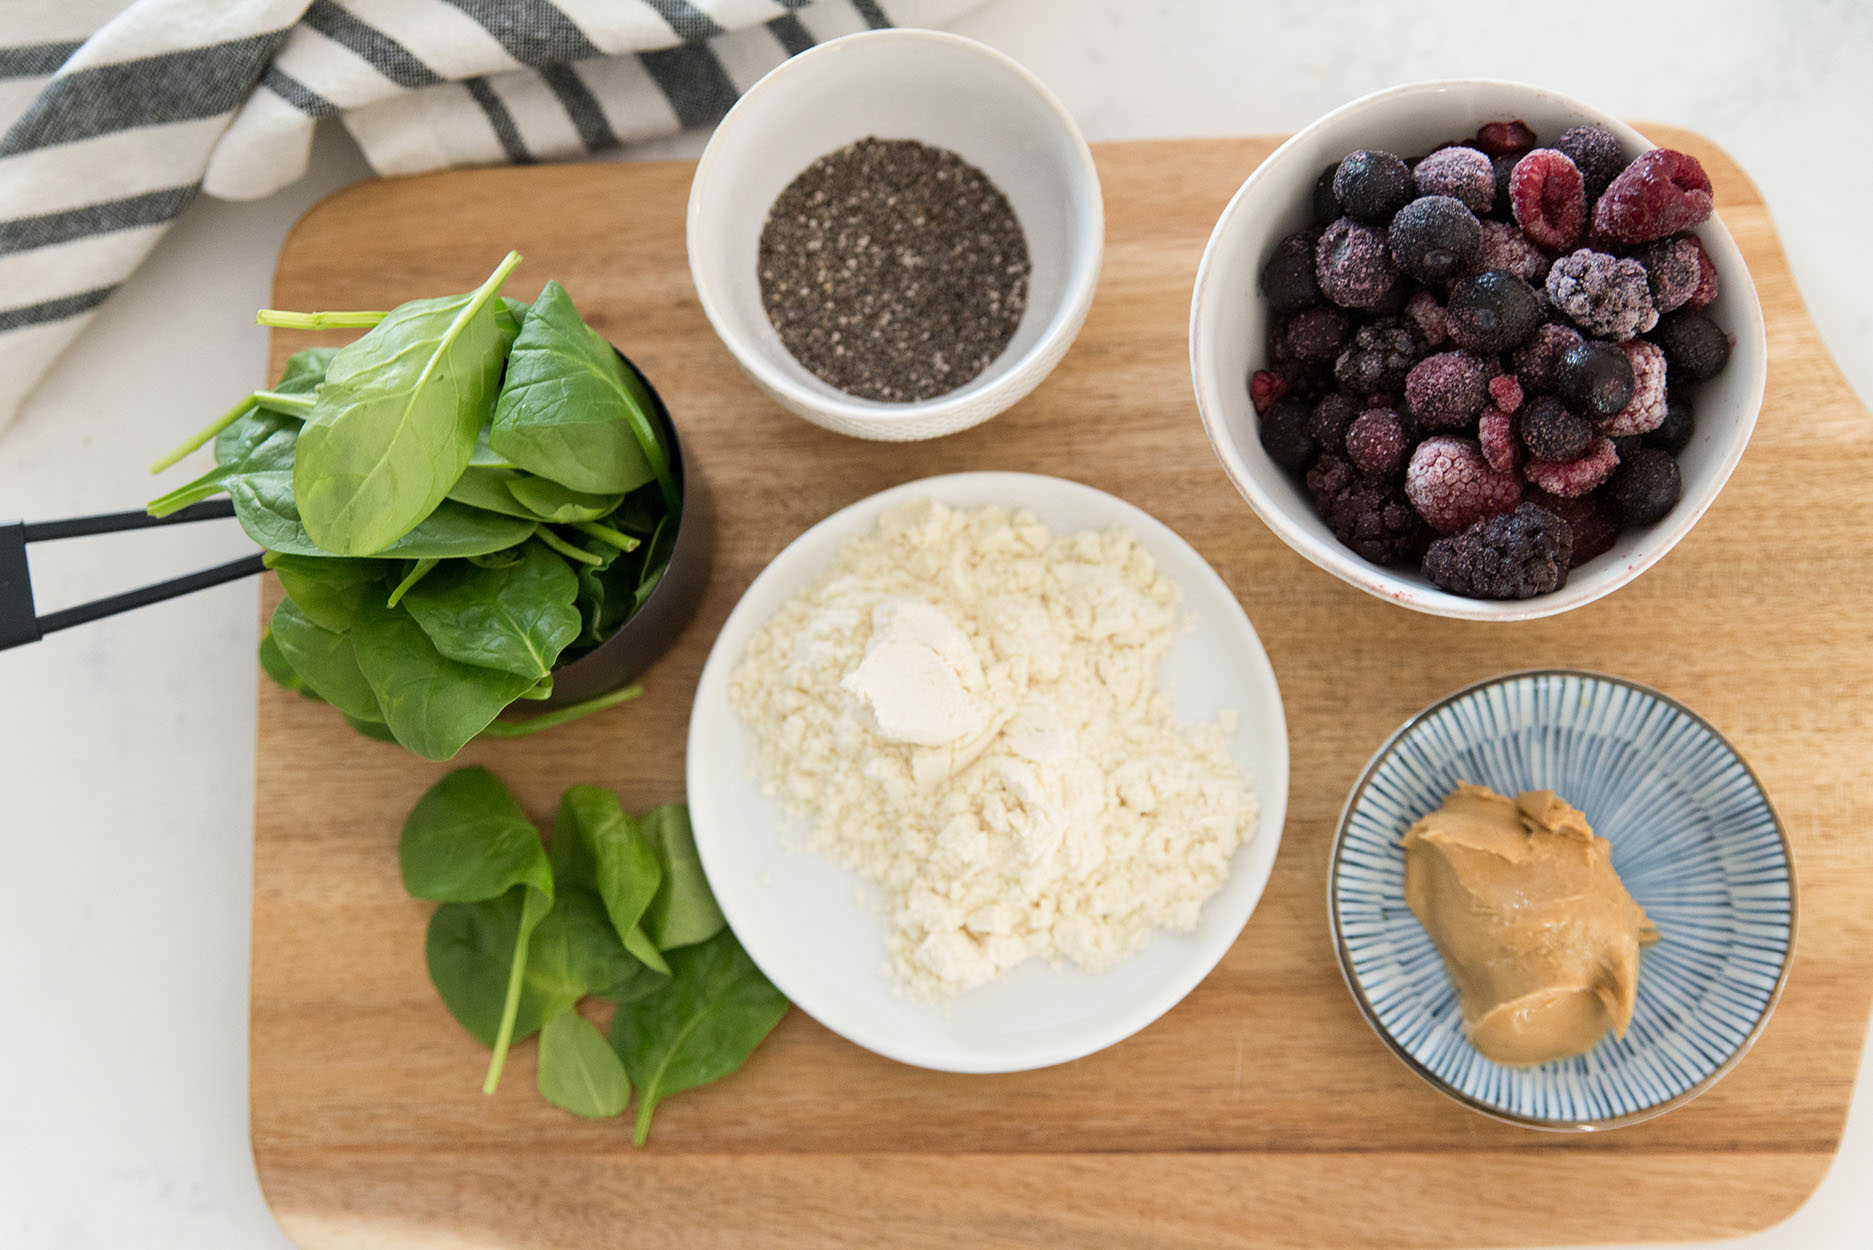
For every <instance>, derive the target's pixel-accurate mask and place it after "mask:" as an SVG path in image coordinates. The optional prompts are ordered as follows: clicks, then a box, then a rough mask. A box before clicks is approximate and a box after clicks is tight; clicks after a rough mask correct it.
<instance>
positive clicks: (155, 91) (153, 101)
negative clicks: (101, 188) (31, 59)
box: [0, 30, 286, 156]
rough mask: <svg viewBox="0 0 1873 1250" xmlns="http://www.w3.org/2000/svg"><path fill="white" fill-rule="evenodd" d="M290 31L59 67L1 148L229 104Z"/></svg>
mask: <svg viewBox="0 0 1873 1250" xmlns="http://www.w3.org/2000/svg"><path fill="white" fill-rule="evenodd" d="M285 39H286V31H285V30H273V31H268V32H267V33H265V34H261V35H249V36H248V37H246V38H245V39H230V40H228V41H227V42H226V43H215V44H209V45H208V46H206V47H202V48H187V49H184V50H183V51H181V52H167V53H164V54H163V55H161V56H150V57H144V58H142V59H141V60H135V61H119V62H116V63H114V64H111V65H96V66H92V67H90V68H88V69H79V70H73V71H72V72H71V73H69V74H63V75H60V76H59V77H57V78H54V79H53V80H52V81H51V82H49V83H47V84H46V87H45V90H43V91H41V92H40V93H39V98H38V99H37V100H34V101H33V103H32V106H31V107H30V108H28V109H27V110H26V112H25V113H24V114H23V115H22V116H21V117H20V119H19V120H18V121H16V122H14V123H13V128H12V129H11V130H9V131H7V135H6V138H5V139H4V140H0V156H17V155H19V154H20V153H21V152H32V151H37V150H38V149H40V148H48V147H52V146H54V145H56V144H60V143H75V142H77V141H78V140H80V139H90V138H94V137H95V136H98V135H107V134H112V133H114V132H116V131H119V130H128V129H130V128H131V127H140V126H161V125H166V124H168V123H170V122H185V121H195V120H197V119H199V118H203V117H216V116H219V115H220V114H222V113H227V112H231V111H233V109H234V108H235V107H236V106H237V105H239V104H240V102H241V101H242V100H244V99H246V98H247V93H248V92H250V91H252V90H253V88H254V83H255V82H256V81H258V80H259V78H260V71H261V70H262V69H264V68H265V67H266V64H267V62H268V61H270V60H272V59H273V53H274V52H275V51H276V50H277V49H278V48H279V46H280V44H281V43H282V42H284V41H285Z"/></svg>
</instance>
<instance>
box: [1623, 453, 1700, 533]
mask: <svg viewBox="0 0 1873 1250" xmlns="http://www.w3.org/2000/svg"><path fill="white" fill-rule="evenodd" d="M1680 489H1681V481H1680V478H1679V475H1678V462H1677V461H1676V460H1674V459H1672V455H1671V453H1670V452H1668V451H1664V450H1662V449H1660V448H1657V447H1640V448H1638V449H1636V450H1634V451H1633V452H1632V453H1631V454H1630V455H1628V456H1626V457H1625V458H1624V459H1622V460H1621V461H1620V465H1619V468H1618V469H1616V470H1614V471H1613V476H1612V477H1611V478H1610V479H1608V481H1607V483H1606V491H1605V497H1606V504H1607V507H1608V509H1609V510H1610V511H1611V512H1612V513H1613V519H1614V520H1616V521H1618V522H1619V523H1620V524H1621V525H1650V524H1651V523H1652V522H1654V521H1656V520H1658V519H1659V518H1660V517H1662V516H1664V515H1665V514H1666V513H1667V512H1670V511H1671V509H1672V506H1673V505H1674V504H1676V503H1677V502H1678V493H1679V490H1680Z"/></svg>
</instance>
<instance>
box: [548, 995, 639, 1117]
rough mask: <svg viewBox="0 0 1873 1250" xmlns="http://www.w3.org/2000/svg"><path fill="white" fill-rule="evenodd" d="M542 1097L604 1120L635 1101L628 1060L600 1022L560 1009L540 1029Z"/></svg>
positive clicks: (558, 1105) (571, 1110)
mask: <svg viewBox="0 0 1873 1250" xmlns="http://www.w3.org/2000/svg"><path fill="white" fill-rule="evenodd" d="M536 1080H537V1082H538V1084H539V1088H540V1095H541V1096H542V1097H543V1098H545V1099H546V1101H548V1102H550V1103H552V1104H553V1105H554V1106H555V1107H559V1108H561V1109H562V1110H565V1111H570V1112H572V1113H573V1114H574V1115H582V1116H585V1117H586V1118H587V1119H591V1120H606V1119H610V1118H611V1117H612V1116H614V1115H617V1114H618V1113H619V1112H621V1111H623V1110H624V1108H625V1104H627V1103H629V1102H630V1101H631V1080H630V1078H629V1077H627V1076H626V1075H625V1074H624V1064H622V1063H620V1062H619V1060H618V1054H617V1052H616V1051H614V1050H612V1048H611V1046H610V1044H609V1043H607V1042H606V1041H605V1035H604V1034H603V1033H600V1032H599V1031H598V1026H597V1025H595V1024H593V1023H592V1022H591V1021H590V1020H587V1019H586V1018H585V1017H584V1016H582V1015H580V1014H579V1013H578V1012H576V1011H562V1012H560V1013H559V1014H558V1015H556V1016H554V1017H553V1018H552V1019H551V1020H548V1021H547V1022H546V1027H545V1028H543V1029H541V1030H540V1062H539V1071H538V1075H537V1077H536Z"/></svg>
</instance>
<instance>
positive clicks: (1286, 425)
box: [1260, 399, 1320, 469]
mask: <svg viewBox="0 0 1873 1250" xmlns="http://www.w3.org/2000/svg"><path fill="white" fill-rule="evenodd" d="M1313 415H1314V414H1313V412H1312V411H1311V410H1309V408H1308V406H1307V405H1306V404H1304V403H1302V402H1301V401H1300V400H1298V399H1284V400H1282V401H1281V402H1280V403H1278V404H1276V405H1275V406H1274V407H1273V408H1270V409H1269V410H1268V411H1267V412H1265V413H1263V414H1262V417H1261V431H1260V432H1261V438H1262V448H1263V450H1265V451H1266V452H1267V453H1268V458H1269V459H1270V460H1273V461H1274V462H1275V463H1276V464H1278V465H1280V466H1281V467H1282V468H1284V469H1304V468H1306V467H1307V463H1308V461H1310V460H1312V459H1313V458H1314V453H1315V452H1316V451H1318V450H1320V445H1319V444H1318V443H1316V442H1315V441H1314V434H1313V428H1312V426H1313Z"/></svg>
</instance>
